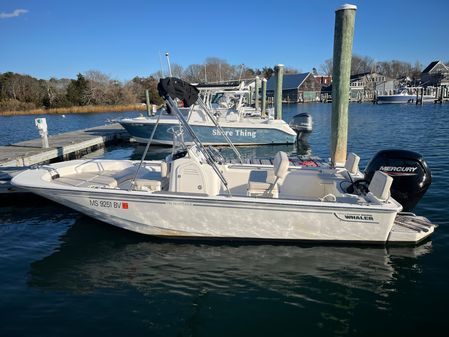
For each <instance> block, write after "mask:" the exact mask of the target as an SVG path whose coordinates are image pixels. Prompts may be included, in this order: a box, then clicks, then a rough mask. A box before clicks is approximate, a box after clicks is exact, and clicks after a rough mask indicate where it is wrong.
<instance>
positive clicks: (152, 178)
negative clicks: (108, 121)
mask: <svg viewBox="0 0 449 337" xmlns="http://www.w3.org/2000/svg"><path fill="white" fill-rule="evenodd" d="M158 89H159V93H160V94H161V96H162V97H164V99H165V100H166V103H167V105H168V106H169V107H170V109H171V110H172V111H173V113H174V114H175V115H176V116H177V117H178V119H179V121H180V124H181V125H182V129H180V130H178V132H174V147H173V152H172V154H171V155H169V156H167V158H166V159H165V160H163V161H144V160H143V159H144V158H145V155H146V152H147V150H148V147H149V146H150V144H151V141H152V137H150V140H149V142H148V144H147V147H146V149H145V152H144V154H143V157H142V161H140V162H133V161H130V160H101V159H97V160H75V161H69V162H62V163H56V164H52V165H46V166H42V167H40V168H37V169H31V170H27V171H25V172H23V173H21V174H19V175H18V176H16V177H15V178H14V179H13V180H12V183H13V184H14V185H16V186H18V187H20V188H24V189H27V190H29V191H31V192H34V193H36V194H38V195H41V196H43V197H45V198H48V199H50V200H54V201H56V202H58V203H61V204H63V205H65V206H68V207H71V208H73V209H75V210H78V211H80V212H82V213H84V214H87V215H89V216H91V217H93V218H96V219H99V220H102V221H105V222H107V223H110V224H112V225H115V226H118V227H121V228H125V229H128V230H131V231H134V232H138V233H143V234H149V235H154V236H163V237H183V238H203V239H207V238H219V239H242V240H302V241H325V242H334V241H337V242H365V243H382V244H384V243H387V242H395V243H417V242H420V241H422V240H424V239H425V238H427V237H428V236H429V235H430V234H432V233H433V231H434V228H435V225H433V224H432V223H430V222H429V220H427V219H426V218H424V217H420V216H416V215H414V214H412V213H403V212H402V210H403V209H404V210H410V209H411V208H412V207H414V205H415V204H416V203H417V202H418V201H419V199H420V198H421V197H422V195H423V194H424V193H425V192H426V190H427V188H428V187H429V185H430V180H431V176H430V171H429V170H428V168H427V165H426V163H425V162H424V160H423V159H422V158H421V157H420V156H419V155H418V154H415V153H413V152H409V151H398V150H397V151H382V152H380V153H379V154H377V155H376V156H375V157H374V159H373V160H372V161H371V162H370V164H369V165H368V168H367V170H366V172H365V175H364V174H362V173H361V172H360V171H359V169H358V163H359V160H360V158H359V157H358V156H356V155H354V154H350V155H349V156H348V159H347V161H346V165H345V167H338V168H329V167H301V166H298V167H294V166H290V165H289V159H288V157H287V155H286V154H285V153H284V152H278V153H277V154H276V156H275V159H274V165H247V164H226V163H225V162H224V160H223V158H222V157H221V155H220V153H219V152H218V151H217V150H215V149H214V148H212V147H206V146H204V145H203V144H202V143H201V142H200V141H199V139H198V137H197V136H196V134H195V132H194V131H193V129H192V128H191V127H190V125H189V124H188V123H187V121H186V119H185V117H184V115H183V114H182V113H181V112H180V111H179V109H178V108H177V104H176V102H175V101H174V99H175V98H178V99H180V100H182V101H183V102H184V104H185V106H190V105H191V104H193V103H195V102H197V100H200V98H198V90H197V89H196V88H194V87H193V86H191V85H189V84H187V83H185V82H183V81H181V80H179V79H176V78H167V79H163V80H161V81H160V83H159V86H158ZM156 128H157V126H156ZM219 130H220V132H223V130H222V129H220V128H219ZM183 132H186V133H188V135H189V136H190V138H191V139H192V141H193V143H194V145H192V146H190V147H186V145H185V143H183V141H182V139H183ZM151 136H154V131H153V134H152V135H151ZM222 136H223V137H225V138H226V134H225V133H224V132H223V134H222ZM228 140H229V139H228ZM230 145H231V147H232V148H233V150H234V151H235V153H236V155H237V157H239V154H238V151H237V149H236V148H235V147H233V145H232V143H231V144H230ZM382 171H384V172H382ZM385 172H388V173H389V174H391V175H394V177H395V178H394V179H395V182H394V184H393V187H392V189H391V194H392V195H393V196H394V197H396V198H397V200H398V201H396V200H395V199H394V198H393V197H391V196H390V187H391V186H392V183H393V178H392V177H391V176H390V175H387V174H386V173H385ZM401 204H402V205H401Z"/></svg>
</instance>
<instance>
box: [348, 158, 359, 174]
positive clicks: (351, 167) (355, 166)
mask: <svg viewBox="0 0 449 337" xmlns="http://www.w3.org/2000/svg"><path fill="white" fill-rule="evenodd" d="M359 162H360V157H359V156H358V155H356V154H355V153H349V154H348V157H347V158H346V163H345V169H346V170H347V171H348V172H349V173H350V174H357V173H358V172H359Z"/></svg>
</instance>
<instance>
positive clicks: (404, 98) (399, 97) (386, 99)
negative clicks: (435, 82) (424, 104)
mask: <svg viewBox="0 0 449 337" xmlns="http://www.w3.org/2000/svg"><path fill="white" fill-rule="evenodd" d="M415 101H416V95H411V94H409V93H408V92H407V90H403V91H401V92H400V93H398V94H394V95H379V96H377V104H393V103H395V104H404V103H414V102H415Z"/></svg>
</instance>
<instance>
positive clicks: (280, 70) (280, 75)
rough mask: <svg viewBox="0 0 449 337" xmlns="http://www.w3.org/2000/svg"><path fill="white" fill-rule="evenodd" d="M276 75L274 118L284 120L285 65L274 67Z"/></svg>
mask: <svg viewBox="0 0 449 337" xmlns="http://www.w3.org/2000/svg"><path fill="white" fill-rule="evenodd" d="M274 73H275V76H276V89H275V94H274V118H275V119H282V82H283V79H284V65H283V64H278V65H276V66H275V67H274ZM348 81H349V80H348Z"/></svg>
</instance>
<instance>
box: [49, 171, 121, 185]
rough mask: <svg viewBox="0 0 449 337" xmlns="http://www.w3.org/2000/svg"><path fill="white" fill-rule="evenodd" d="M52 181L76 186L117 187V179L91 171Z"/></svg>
mask: <svg viewBox="0 0 449 337" xmlns="http://www.w3.org/2000/svg"><path fill="white" fill-rule="evenodd" d="M54 182H55V183H57V184H61V185H68V186H76V187H107V188H116V187H117V180H115V179H114V178H113V177H110V176H102V175H99V174H97V173H92V172H85V173H78V174H72V175H69V176H65V177H62V178H58V179H55V180H54Z"/></svg>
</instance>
